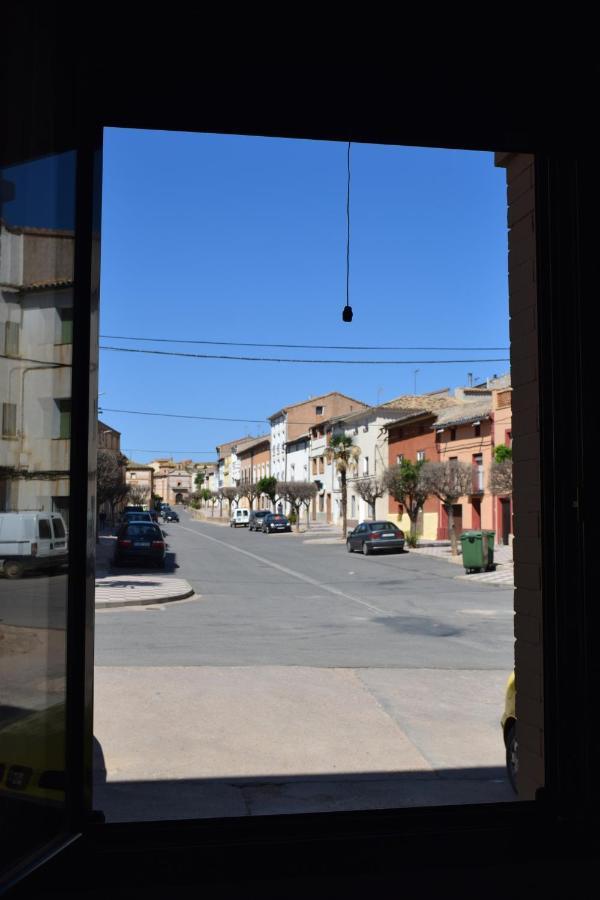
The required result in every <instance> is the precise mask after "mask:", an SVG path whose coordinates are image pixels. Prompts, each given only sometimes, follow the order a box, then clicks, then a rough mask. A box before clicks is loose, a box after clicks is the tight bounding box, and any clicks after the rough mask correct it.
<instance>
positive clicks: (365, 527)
mask: <svg viewBox="0 0 600 900" xmlns="http://www.w3.org/2000/svg"><path fill="white" fill-rule="evenodd" d="M366 530H367V526H366V525H359V526H358V534H364V533H365V531H366Z"/></svg>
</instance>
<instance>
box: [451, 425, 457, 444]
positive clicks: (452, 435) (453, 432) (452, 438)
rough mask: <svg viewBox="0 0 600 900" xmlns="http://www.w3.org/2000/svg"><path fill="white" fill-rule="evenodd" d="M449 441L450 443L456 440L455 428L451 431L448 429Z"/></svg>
mask: <svg viewBox="0 0 600 900" xmlns="http://www.w3.org/2000/svg"><path fill="white" fill-rule="evenodd" d="M450 440H451V441H455V440H456V428H451V429H450Z"/></svg>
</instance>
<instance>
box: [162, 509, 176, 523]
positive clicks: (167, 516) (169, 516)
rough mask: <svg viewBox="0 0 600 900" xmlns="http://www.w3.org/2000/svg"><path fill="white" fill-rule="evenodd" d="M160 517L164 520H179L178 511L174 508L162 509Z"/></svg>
mask: <svg viewBox="0 0 600 900" xmlns="http://www.w3.org/2000/svg"><path fill="white" fill-rule="evenodd" d="M162 517H163V521H164V522H179V513H177V512H175V510H174V509H163V511H162Z"/></svg>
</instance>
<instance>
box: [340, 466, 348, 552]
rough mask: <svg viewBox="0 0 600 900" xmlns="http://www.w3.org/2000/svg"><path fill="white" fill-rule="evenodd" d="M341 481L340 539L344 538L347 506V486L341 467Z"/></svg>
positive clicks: (346, 526)
mask: <svg viewBox="0 0 600 900" xmlns="http://www.w3.org/2000/svg"><path fill="white" fill-rule="evenodd" d="M340 479H341V482H342V539H343V540H346V532H347V530H348V523H347V515H346V514H347V506H348V486H347V484H346V472H345V471H344V470H343V469H342V471H341V472H340Z"/></svg>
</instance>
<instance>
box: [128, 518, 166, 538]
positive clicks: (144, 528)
mask: <svg viewBox="0 0 600 900" xmlns="http://www.w3.org/2000/svg"><path fill="white" fill-rule="evenodd" d="M126 531H127V536H128V537H132V538H138V537H145V538H152V540H159V539H160V538H161V537H162V535H161V532H160V529H158V528H157V527H156V526H155V525H146V524H144V523H142V522H135V523H132V524H131V525H128V526H127V529H126Z"/></svg>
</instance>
